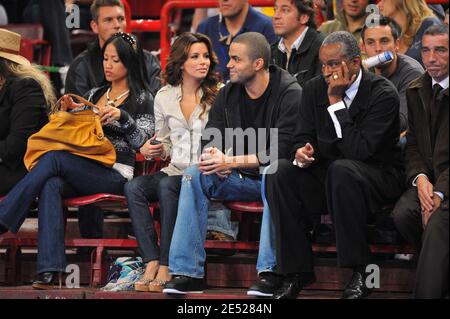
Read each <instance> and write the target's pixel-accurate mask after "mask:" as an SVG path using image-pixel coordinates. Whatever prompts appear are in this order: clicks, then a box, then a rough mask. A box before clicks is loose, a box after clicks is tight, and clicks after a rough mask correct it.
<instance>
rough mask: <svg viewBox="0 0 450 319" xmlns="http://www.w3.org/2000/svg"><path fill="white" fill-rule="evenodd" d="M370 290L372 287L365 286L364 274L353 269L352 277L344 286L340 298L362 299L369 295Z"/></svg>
mask: <svg viewBox="0 0 450 319" xmlns="http://www.w3.org/2000/svg"><path fill="white" fill-rule="evenodd" d="M371 292H372V289H369V288H367V286H366V277H365V276H364V274H362V273H360V272H357V271H355V272H353V276H352V279H350V281H349V282H348V283H347V285H346V286H345V288H344V292H343V293H342V297H341V299H363V298H366V297H367V296H368V295H370V293H371Z"/></svg>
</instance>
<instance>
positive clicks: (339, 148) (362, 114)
mask: <svg viewBox="0 0 450 319" xmlns="http://www.w3.org/2000/svg"><path fill="white" fill-rule="evenodd" d="M327 88H328V87H327V84H326V82H325V79H324V77H323V76H322V75H320V76H318V77H315V78H313V79H312V80H310V81H308V82H306V84H305V86H304V89H303V99H302V103H301V107H300V115H299V121H298V125H297V131H296V134H295V141H294V148H293V150H292V151H293V155H294V154H295V151H296V150H297V149H298V148H299V147H303V146H304V145H305V144H306V143H307V142H309V143H311V144H312V145H313V147H314V150H315V153H314V158H315V159H316V160H315V162H314V165H317V163H320V165H325V166H328V164H330V163H331V162H332V161H334V160H336V159H344V158H345V159H352V160H359V161H362V162H365V163H367V164H371V165H376V166H378V167H380V168H383V169H391V168H393V169H396V172H397V169H399V168H401V165H402V163H401V155H400V148H399V146H398V139H399V135H398V129H399V112H398V109H399V96H398V93H397V90H396V89H395V87H394V86H393V85H392V83H391V82H389V81H388V80H386V79H385V78H383V77H380V76H377V75H375V74H372V73H370V72H365V71H363V74H362V79H361V83H360V85H359V89H358V93H357V94H356V96H355V99H354V100H353V102H352V104H351V106H350V109H343V110H339V111H337V112H335V114H336V116H337V118H338V120H339V123H340V125H341V129H342V138H338V137H337V135H336V131H335V128H334V124H333V121H332V119H331V116H330V114H329V113H328V110H327V107H328V106H330V103H329V101H328V95H327Z"/></svg>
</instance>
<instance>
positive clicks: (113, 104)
mask: <svg viewBox="0 0 450 319" xmlns="http://www.w3.org/2000/svg"><path fill="white" fill-rule="evenodd" d="M110 91H111V88H108V90H107V91H106V99H107V102H106V104H105V106H112V107H116V102H117V101H118V100H120V99H121V98H123V97H124V96H125V95H127V94H128V93H130V90H126V91H125V92H123V93H122V94H120V95H119V96H118V97H116V98H115V99H114V100H112V101H111V99H110V98H109V92H110Z"/></svg>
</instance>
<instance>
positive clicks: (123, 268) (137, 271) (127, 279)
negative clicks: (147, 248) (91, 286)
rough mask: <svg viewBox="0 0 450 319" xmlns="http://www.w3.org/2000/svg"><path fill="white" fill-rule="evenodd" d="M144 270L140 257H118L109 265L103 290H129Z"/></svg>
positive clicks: (132, 288)
mask: <svg viewBox="0 0 450 319" xmlns="http://www.w3.org/2000/svg"><path fill="white" fill-rule="evenodd" d="M144 272H145V265H144V263H143V262H142V258H141V257H138V258H136V259H135V258H132V257H120V258H117V259H116V261H115V262H114V263H113V264H112V265H111V268H110V270H109V273H108V283H107V284H106V286H105V287H103V288H102V289H101V290H103V291H131V290H134V283H135V282H136V281H138V280H139V279H140V278H141V276H142V275H143V274H144Z"/></svg>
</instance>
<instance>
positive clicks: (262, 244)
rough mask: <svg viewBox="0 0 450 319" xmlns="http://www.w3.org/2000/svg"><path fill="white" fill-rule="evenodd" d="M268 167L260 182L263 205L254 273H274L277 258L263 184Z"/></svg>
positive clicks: (272, 226) (273, 228)
mask: <svg viewBox="0 0 450 319" xmlns="http://www.w3.org/2000/svg"><path fill="white" fill-rule="evenodd" d="M268 169H269V166H268V167H266V168H265V169H264V172H263V176H262V181H261V197H262V200H263V204H264V211H263V217H262V222H261V233H260V237H259V249H258V259H257V261H256V271H257V272H258V274H260V273H262V272H276V266H277V256H276V252H275V227H274V224H273V222H272V218H271V216H270V209H269V205H268V204H267V199H266V192H265V187H264V185H265V182H266V172H267V170H268Z"/></svg>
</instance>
